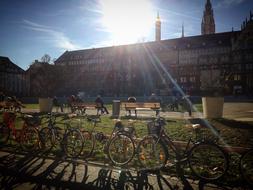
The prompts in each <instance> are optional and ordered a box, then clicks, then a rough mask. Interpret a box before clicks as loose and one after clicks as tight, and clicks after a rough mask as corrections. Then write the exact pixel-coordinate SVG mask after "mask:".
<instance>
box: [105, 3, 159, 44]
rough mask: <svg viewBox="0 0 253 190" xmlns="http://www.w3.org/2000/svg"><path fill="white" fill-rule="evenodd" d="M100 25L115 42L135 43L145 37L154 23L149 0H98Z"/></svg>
mask: <svg viewBox="0 0 253 190" xmlns="http://www.w3.org/2000/svg"><path fill="white" fill-rule="evenodd" d="M100 5H101V11H102V15H103V16H102V20H101V21H102V25H103V27H104V28H105V30H106V31H107V32H109V33H110V34H111V38H112V40H113V42H114V43H115V44H124V43H135V42H137V41H140V40H142V39H143V38H146V37H147V36H148V35H149V34H150V32H151V31H152V26H153V25H154V14H153V11H152V4H151V2H150V1H149V0H100Z"/></svg>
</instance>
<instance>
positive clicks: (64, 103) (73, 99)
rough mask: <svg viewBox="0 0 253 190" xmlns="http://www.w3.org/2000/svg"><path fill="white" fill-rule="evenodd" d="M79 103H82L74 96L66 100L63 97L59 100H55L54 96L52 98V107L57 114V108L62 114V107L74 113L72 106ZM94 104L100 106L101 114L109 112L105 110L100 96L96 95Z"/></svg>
mask: <svg viewBox="0 0 253 190" xmlns="http://www.w3.org/2000/svg"><path fill="white" fill-rule="evenodd" d="M81 102H83V100H82V99H81V98H80V97H79V96H75V95H71V96H69V97H68V98H67V99H66V97H65V96H64V98H61V99H59V98H57V97H56V96H54V98H53V106H54V107H55V108H56V111H57V112H58V110H59V108H60V110H61V112H63V108H64V107H69V108H70V109H71V112H74V107H73V105H74V104H75V103H81ZM94 102H95V103H96V104H99V105H100V106H99V109H100V111H101V113H102V114H109V111H108V109H107V108H106V106H105V104H104V101H103V99H102V97H101V95H98V96H97V97H96V99H95V101H94Z"/></svg>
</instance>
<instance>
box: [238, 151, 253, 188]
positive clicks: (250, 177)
mask: <svg viewBox="0 0 253 190" xmlns="http://www.w3.org/2000/svg"><path fill="white" fill-rule="evenodd" d="M240 172H241V175H242V177H243V179H245V181H246V182H247V183H248V184H249V185H251V186H253V149H250V150H248V151H247V152H246V153H244V154H243V155H242V156H241V159H240Z"/></svg>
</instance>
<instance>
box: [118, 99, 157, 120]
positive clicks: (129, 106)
mask: <svg viewBox="0 0 253 190" xmlns="http://www.w3.org/2000/svg"><path fill="white" fill-rule="evenodd" d="M121 107H122V108H123V109H125V110H126V115H127V114H128V112H129V111H132V110H133V111H135V116H136V117H137V111H141V110H151V111H155V112H156V116H157V115H158V114H159V112H160V108H161V105H160V102H121Z"/></svg>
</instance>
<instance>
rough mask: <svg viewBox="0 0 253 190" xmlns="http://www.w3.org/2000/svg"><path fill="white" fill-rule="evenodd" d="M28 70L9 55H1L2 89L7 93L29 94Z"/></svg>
mask: <svg viewBox="0 0 253 190" xmlns="http://www.w3.org/2000/svg"><path fill="white" fill-rule="evenodd" d="M28 88H29V85H28V83H27V75H26V72H25V71H24V70H23V69H21V68H20V67H19V66H17V65H16V64H14V63H13V62H12V61H11V60H10V59H9V58H8V57H3V56H0V91H1V92H4V93H5V94H6V95H16V96H27V95H28V94H29V90H28Z"/></svg>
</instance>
